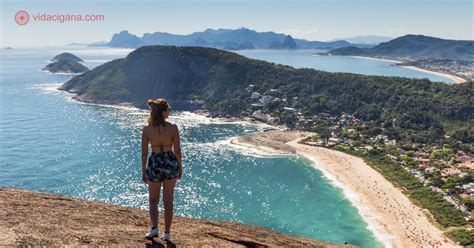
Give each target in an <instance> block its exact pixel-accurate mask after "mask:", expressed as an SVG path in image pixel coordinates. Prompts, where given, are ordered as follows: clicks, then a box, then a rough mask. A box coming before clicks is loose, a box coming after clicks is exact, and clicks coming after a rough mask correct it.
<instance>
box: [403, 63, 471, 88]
mask: <svg viewBox="0 0 474 248" xmlns="http://www.w3.org/2000/svg"><path fill="white" fill-rule="evenodd" d="M400 67H402V68H405V69H409V70H414V71H420V72H425V73H430V74H433V75H436V76H441V77H445V78H449V79H451V80H452V81H453V84H462V83H464V82H467V80H466V79H464V78H461V77H458V76H455V75H452V74H448V73H443V72H437V71H431V70H426V69H423V68H420V67H416V66H411V65H401V66H400Z"/></svg>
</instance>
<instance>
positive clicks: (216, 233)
mask: <svg viewBox="0 0 474 248" xmlns="http://www.w3.org/2000/svg"><path fill="white" fill-rule="evenodd" d="M0 205H1V208H0V246H2V247H3V246H31V245H32V246H66V245H67V246H70V245H74V246H76V245H93V246H97V245H100V246H117V245H120V246H124V245H125V246H132V245H133V246H147V247H148V246H152V247H163V246H171V247H173V246H175V245H176V246H183V245H186V246H188V245H192V246H199V247H200V246H219V247H221V246H225V247H228V246H229V247H235V246H240V247H241V246H246V247H266V246H271V247H273V246H285V247H287V246H298V247H341V246H343V245H339V244H334V243H329V242H325V241H318V240H312V239H308V238H303V237H296V236H290V235H286V234H281V233H278V232H276V231H272V230H269V229H266V228H262V227H257V226H253V225H243V224H238V223H233V222H225V221H207V220H198V219H191V218H185V217H179V216H175V218H174V220H173V226H172V232H173V243H171V242H169V243H165V242H164V241H161V240H160V239H158V238H156V239H155V241H153V242H152V241H149V240H146V239H144V235H145V233H146V232H147V231H148V230H147V229H148V227H149V224H148V223H149V219H148V212H146V211H143V210H139V209H135V208H128V207H122V206H116V205H110V204H105V203H98V202H92V201H85V200H80V199H76V198H72V197H68V196H63V195H55V194H48V193H38V192H30V191H25V190H19V189H9V188H0ZM162 217H163V216H162V215H160V227H162V226H163V222H162V221H163V219H162Z"/></svg>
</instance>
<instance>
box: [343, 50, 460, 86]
mask: <svg viewBox="0 0 474 248" xmlns="http://www.w3.org/2000/svg"><path fill="white" fill-rule="evenodd" d="M348 57H352V58H358V59H369V60H379V61H386V62H392V63H395V64H396V66H399V67H401V68H405V69H408V70H414V71H419V72H424V73H429V74H432V75H436V76H440V77H445V78H448V79H450V80H452V81H453V82H452V84H461V83H464V82H467V80H466V79H464V78H462V77H458V76H456V75H452V74H449V73H445V72H438V71H432V70H427V69H423V68H420V67H416V66H409V65H400V64H401V63H403V62H402V61H398V60H392V59H381V58H373V57H365V56H348Z"/></svg>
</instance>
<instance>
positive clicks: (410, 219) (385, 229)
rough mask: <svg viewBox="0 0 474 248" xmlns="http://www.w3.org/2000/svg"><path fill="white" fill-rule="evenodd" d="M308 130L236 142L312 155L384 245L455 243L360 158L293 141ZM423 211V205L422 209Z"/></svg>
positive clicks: (268, 132)
mask: <svg viewBox="0 0 474 248" xmlns="http://www.w3.org/2000/svg"><path fill="white" fill-rule="evenodd" d="M308 135H311V133H309V132H300V131H267V132H263V133H257V134H252V135H247V136H243V137H236V138H233V139H232V140H231V143H232V144H235V145H239V144H241V145H246V146H247V147H248V146H249V145H250V146H252V147H254V148H255V149H262V150H263V151H265V150H268V149H276V150H279V151H282V152H287V153H289V154H298V155H302V156H305V157H306V158H308V159H310V160H311V161H313V165H314V167H315V168H316V169H318V170H320V171H321V172H322V173H323V174H324V175H325V176H326V177H327V178H328V179H329V180H330V181H331V182H332V183H333V184H335V185H336V186H337V187H340V188H341V189H342V190H343V193H344V194H345V196H346V197H347V198H348V199H349V200H350V201H351V202H352V204H353V205H354V206H355V207H356V208H357V209H358V210H359V212H360V214H361V216H362V217H363V218H364V220H365V221H366V222H367V223H368V227H369V229H371V230H372V232H373V233H374V234H375V236H376V237H377V238H378V239H379V240H380V241H381V242H382V243H384V244H385V246H386V247H460V246H456V244H455V243H454V242H453V241H451V240H450V239H448V238H447V237H445V236H444V235H443V233H442V232H441V231H440V230H439V229H438V228H437V227H436V226H434V225H433V224H432V223H430V221H429V220H428V217H427V216H426V215H425V213H424V210H422V209H421V208H419V207H417V206H415V205H414V204H412V203H411V202H410V200H409V199H408V198H407V197H406V196H405V195H404V194H403V193H402V192H401V191H400V190H399V189H398V188H396V187H394V186H393V185H392V184H391V183H390V182H389V181H387V180H386V179H385V178H384V177H383V176H382V175H381V174H380V173H378V172H377V171H376V170H374V169H373V168H372V167H370V166H369V165H367V164H366V163H365V162H364V161H363V160H362V159H361V158H358V157H354V156H351V155H348V154H345V153H342V152H338V151H334V150H330V149H327V148H322V147H315V146H309V145H303V144H298V143H297V142H298V141H299V140H300V139H302V138H304V137H307V136H308ZM425 211H426V210H425Z"/></svg>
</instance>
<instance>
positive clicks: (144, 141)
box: [141, 127, 149, 175]
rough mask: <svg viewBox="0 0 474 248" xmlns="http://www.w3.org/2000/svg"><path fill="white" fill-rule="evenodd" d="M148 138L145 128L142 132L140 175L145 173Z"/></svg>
mask: <svg viewBox="0 0 474 248" xmlns="http://www.w3.org/2000/svg"><path fill="white" fill-rule="evenodd" d="M148 142H149V140H148V137H147V136H146V134H145V127H143V130H142V156H141V157H142V175H143V174H145V173H146V162H147V158H148Z"/></svg>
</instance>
